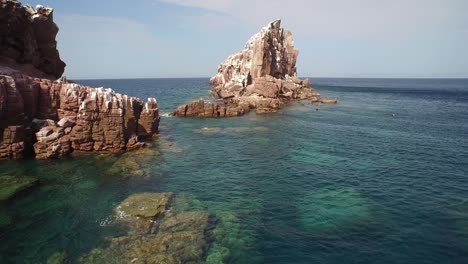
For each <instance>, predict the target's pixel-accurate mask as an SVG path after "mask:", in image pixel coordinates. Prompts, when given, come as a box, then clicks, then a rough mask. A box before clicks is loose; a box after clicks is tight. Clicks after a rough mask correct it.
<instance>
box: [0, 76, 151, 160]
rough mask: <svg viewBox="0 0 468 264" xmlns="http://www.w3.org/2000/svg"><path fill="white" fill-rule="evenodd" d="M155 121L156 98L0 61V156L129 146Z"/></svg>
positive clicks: (49, 154) (47, 154) (51, 155)
mask: <svg viewBox="0 0 468 264" xmlns="http://www.w3.org/2000/svg"><path fill="white" fill-rule="evenodd" d="M158 125H159V111H158V105H157V102H156V99H154V98H150V99H148V101H147V102H143V101H141V100H140V99H138V98H135V97H130V96H126V95H121V94H119V93H116V92H114V91H113V90H112V89H109V88H107V89H106V88H91V87H87V86H82V85H78V84H75V83H69V82H67V81H65V80H57V81H53V80H49V79H40V78H33V77H30V76H27V75H24V74H22V73H21V72H17V71H14V70H12V69H9V68H5V67H0V136H1V138H2V141H0V159H7V158H11V159H18V158H22V157H24V156H25V155H27V154H28V153H35V155H36V158H39V159H44V158H57V157H61V156H65V155H67V154H69V153H71V152H72V151H107V152H121V151H123V150H126V149H130V150H132V149H135V148H137V147H139V146H141V144H142V143H141V142H139V139H140V138H144V137H149V136H151V135H153V134H155V133H156V132H157V131H158Z"/></svg>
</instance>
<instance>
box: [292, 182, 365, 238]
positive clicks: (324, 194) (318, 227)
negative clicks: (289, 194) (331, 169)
mask: <svg viewBox="0 0 468 264" xmlns="http://www.w3.org/2000/svg"><path fill="white" fill-rule="evenodd" d="M299 210H300V212H301V220H302V224H303V225H304V228H305V229H306V230H307V231H312V232H319V231H330V230H333V229H336V228H342V227H347V226H349V225H353V224H359V223H362V222H363V221H365V220H366V219H368V218H369V217H370V216H371V209H370V205H369V202H368V200H367V199H366V198H364V197H363V196H362V195H361V194H360V193H358V192H356V191H355V190H353V189H351V188H347V189H342V190H331V191H329V190H326V191H321V192H316V193H315V192H311V193H308V194H307V195H305V196H304V198H303V200H302V203H301V204H300V205H299Z"/></svg>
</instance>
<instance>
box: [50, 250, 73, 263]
mask: <svg viewBox="0 0 468 264" xmlns="http://www.w3.org/2000/svg"><path fill="white" fill-rule="evenodd" d="M67 263H69V262H68V260H67V253H65V252H55V253H54V254H52V255H51V256H50V257H48V258H47V264H67Z"/></svg>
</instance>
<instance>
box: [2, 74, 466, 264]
mask: <svg viewBox="0 0 468 264" xmlns="http://www.w3.org/2000/svg"><path fill="white" fill-rule="evenodd" d="M311 80H312V83H313V85H314V87H315V88H316V90H318V91H319V92H320V93H321V94H322V95H323V96H326V97H337V98H338V100H339V101H338V104H337V105H318V104H310V103H309V102H308V101H303V102H300V103H295V104H292V105H291V106H288V107H285V108H284V109H282V110H281V111H280V112H279V113H276V114H269V115H256V114H255V113H254V112H253V113H250V114H249V115H247V116H244V117H238V118H226V119H183V118H176V117H169V116H168V113H170V112H171V111H174V110H175V108H176V107H177V105H179V104H182V103H185V102H188V101H190V100H192V99H198V98H200V97H205V96H206V95H208V90H209V84H208V79H206V78H202V79H132V80H81V81H78V82H79V83H81V84H85V85H90V86H93V87H100V86H104V87H111V88H113V89H114V90H116V91H117V92H120V93H125V94H129V95H132V96H138V97H140V98H146V97H150V96H151V97H156V98H157V100H158V103H159V106H160V113H161V115H163V116H162V118H161V128H160V133H161V138H160V139H158V140H156V142H155V143H154V145H155V146H154V147H155V148H156V149H157V150H158V151H159V152H158V155H155V156H153V157H151V158H150V159H143V161H141V162H142V167H143V168H142V169H143V170H144V171H145V172H146V176H142V177H139V176H130V175H128V174H127V173H112V170H111V172H109V171H110V170H109V169H110V168H111V166H112V165H113V164H115V163H113V162H110V161H109V160H108V159H106V158H105V157H102V155H84V156H79V157H74V158H70V159H63V160H53V161H34V160H27V161H20V162H1V163H0V177H1V176H6V175H31V176H36V177H38V178H40V180H41V185H40V186H39V187H38V188H37V189H35V190H33V191H32V192H30V193H28V194H27V195H23V196H21V197H19V198H17V199H15V200H14V202H12V203H10V204H3V205H0V241H1V243H0V263H46V260H47V258H48V257H49V256H50V255H52V254H53V253H54V252H63V251H65V252H66V253H67V255H68V256H69V257H70V259H71V260H72V261H73V262H75V261H76V260H77V259H78V257H79V256H80V255H82V254H84V253H87V252H89V251H90V250H91V249H93V248H96V247H99V246H100V245H101V244H102V242H103V240H104V238H105V237H106V236H117V235H119V234H120V232H121V231H120V230H119V229H118V228H116V227H115V225H114V224H113V221H112V209H113V208H114V207H115V206H116V205H118V204H119V203H120V202H121V201H122V200H123V199H125V198H126V197H127V196H128V195H130V194H133V193H138V192H174V193H175V194H176V195H178V196H179V197H183V198H184V199H183V200H184V201H185V203H186V206H187V207H190V208H192V209H194V210H208V211H209V212H211V213H212V214H213V215H215V216H216V217H217V218H219V219H220V221H219V223H220V224H222V225H223V228H224V229H223V230H224V236H223V239H220V240H218V241H216V242H215V243H214V244H213V246H212V249H211V252H212V253H213V252H216V251H217V250H218V251H222V252H224V253H223V254H226V263H278V264H279V263H281V264H284V263H304V264H305V263H337V264H342V263H434V264H441V263H454V264H456V263H460V264H466V263H468V80H455V79H450V80H442V79H433V80H430V79H417V80H416V79H414V80H411V79H325V78H311Z"/></svg>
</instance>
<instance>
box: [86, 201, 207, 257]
mask: <svg viewBox="0 0 468 264" xmlns="http://www.w3.org/2000/svg"><path fill="white" fill-rule="evenodd" d="M173 197H174V194H173V193H142V194H134V195H131V196H129V197H128V198H127V199H125V200H124V201H123V202H122V203H121V204H120V205H119V206H117V208H116V209H115V212H116V214H117V222H120V221H124V223H126V225H127V226H128V227H129V228H128V234H127V235H125V236H121V237H114V238H109V239H108V241H107V243H106V244H105V245H104V247H103V248H96V249H93V250H92V251H91V252H90V253H88V254H86V255H84V256H83V257H81V258H80V260H79V262H80V263H168V264H172V263H174V264H176V263H199V262H200V261H202V260H203V257H204V255H205V251H206V249H207V248H208V239H207V236H206V231H207V230H208V229H209V225H210V219H209V214H208V212H203V211H202V212H198V211H195V212H181V213H176V212H171V211H170V210H169V207H170V204H171V203H172V201H173Z"/></svg>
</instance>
